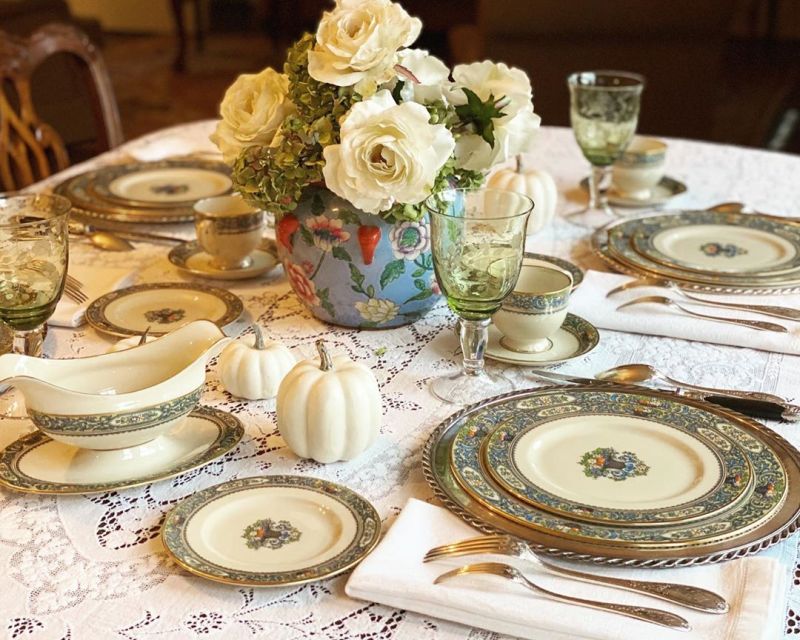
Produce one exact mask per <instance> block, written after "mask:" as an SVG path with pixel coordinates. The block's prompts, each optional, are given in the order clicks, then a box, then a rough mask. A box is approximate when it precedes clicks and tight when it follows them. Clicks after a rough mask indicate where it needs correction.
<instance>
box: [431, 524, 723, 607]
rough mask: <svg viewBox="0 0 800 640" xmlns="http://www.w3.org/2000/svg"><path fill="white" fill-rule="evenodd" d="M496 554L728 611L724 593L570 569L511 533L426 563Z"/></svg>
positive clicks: (443, 549)
mask: <svg viewBox="0 0 800 640" xmlns="http://www.w3.org/2000/svg"><path fill="white" fill-rule="evenodd" d="M487 553H494V554H498V555H504V556H511V557H514V558H520V559H522V560H525V561H526V562H529V563H531V564H533V565H535V566H536V567H538V568H540V569H544V570H545V571H548V572H549V573H554V574H556V575H560V576H564V577H568V578H573V579H575V580H580V581H581V582H589V583H592V584H601V585H606V586H610V587H615V588H618V589H623V590H625V591H633V592H634V593H640V594H643V595H648V596H652V597H654V598H659V599H661V600H666V601H667V602H672V603H673V604H679V605H682V606H684V607H689V608H690V609H696V610H698V611H704V612H706V613H727V612H728V608H729V607H728V603H727V602H726V601H725V599H724V598H723V597H722V596H719V595H717V594H716V593H714V592H713V591H709V590H708V589H701V588H700V587H693V586H690V585H684V584H676V583H672V582H650V581H645V580H630V579H627V578H613V577H610V576H601V575H595V574H592V573H584V572H583V571H576V570H574V569H567V568H565V567H561V566H559V565H556V564H553V563H551V562H548V561H547V560H545V559H544V558H542V557H541V556H540V555H539V554H537V553H536V552H535V551H534V550H533V549H531V547H530V545H528V544H527V543H525V542H523V541H522V540H518V539H516V538H512V537H511V536H508V535H487V536H478V537H477V538H468V539H466V540H461V541H460V542H456V543H454V544H446V545H442V546H440V547H434V548H433V549H431V550H430V551H428V553H426V554H425V558H424V559H423V562H432V561H434V560H439V559H441V558H453V557H457V556H468V555H478V554H487Z"/></svg>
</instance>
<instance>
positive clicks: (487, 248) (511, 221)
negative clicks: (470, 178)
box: [425, 189, 533, 405]
mask: <svg viewBox="0 0 800 640" xmlns="http://www.w3.org/2000/svg"><path fill="white" fill-rule="evenodd" d="M425 206H426V208H427V209H428V211H429V212H430V218H431V244H432V253H433V267H434V271H435V272H436V278H437V280H438V281H439V285H440V287H441V289H442V293H443V294H444V295H445V297H446V298H447V304H448V305H449V306H450V308H451V309H452V310H453V311H454V312H455V314H456V315H458V316H459V318H460V323H459V324H460V328H459V332H460V335H459V337H460V339H461V351H462V353H463V367H462V369H461V371H459V372H458V373H456V374H453V375H449V376H444V377H441V378H436V379H434V380H433V381H432V382H431V384H430V389H431V392H432V393H433V395H435V396H436V397H437V398H439V399H440V400H444V401H445V402H449V403H452V404H459V405H465V404H470V403H473V402H477V401H479V400H481V399H483V398H487V397H489V396H493V395H498V394H501V393H505V392H507V391H512V390H513V388H514V387H513V384H512V383H511V381H510V380H508V379H507V378H505V377H503V376H499V375H496V374H493V373H491V372H488V371H486V370H485V369H484V366H483V352H484V349H485V348H486V342H487V339H488V327H489V323H490V321H491V320H490V319H491V316H492V314H494V312H495V311H497V310H498V309H499V308H500V305H501V304H502V303H503V300H504V299H505V297H506V296H507V295H508V294H509V293H510V292H511V290H512V289H513V288H514V285H515V284H516V282H517V278H518V277H519V272H520V267H521V266H522V255H523V250H524V245H525V225H526V224H527V222H528V216H529V215H530V213H531V211H532V210H533V201H532V200H531V199H530V198H528V197H527V196H525V195H523V194H521V193H516V192H514V191H502V190H498V189H447V190H444V191H440V192H437V193H435V194H433V195H431V196H430V197H429V198H428V199H427V200H426V201H425Z"/></svg>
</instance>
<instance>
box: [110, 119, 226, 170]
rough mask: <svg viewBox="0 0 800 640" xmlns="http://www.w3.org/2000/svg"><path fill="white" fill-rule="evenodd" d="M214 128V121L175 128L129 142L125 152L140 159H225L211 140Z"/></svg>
mask: <svg viewBox="0 0 800 640" xmlns="http://www.w3.org/2000/svg"><path fill="white" fill-rule="evenodd" d="M213 130H214V126H213V123H211V122H209V121H202V122H195V123H192V124H190V125H186V126H179V127H174V128H172V129H167V130H166V131H159V132H158V134H157V135H151V136H145V137H144V138H141V139H139V140H136V141H134V142H131V143H129V144H128V145H126V147H125V152H126V153H128V154H129V155H131V156H133V157H134V158H135V159H136V160H139V161H140V162H154V161H156V160H164V159H165V158H171V157H174V156H185V155H192V154H197V155H198V156H201V159H203V160H222V154H221V153H220V151H219V149H218V148H217V146H216V145H215V144H214V143H213V142H211V140H210V139H209V135H210V134H211V132H212V131H213Z"/></svg>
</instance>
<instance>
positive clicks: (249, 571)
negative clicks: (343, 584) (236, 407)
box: [161, 475, 381, 587]
mask: <svg viewBox="0 0 800 640" xmlns="http://www.w3.org/2000/svg"><path fill="white" fill-rule="evenodd" d="M380 532H381V521H380V517H379V516H378V513H377V511H375V508H374V507H373V506H372V505H371V504H370V503H369V502H368V501H367V500H366V499H364V498H362V497H361V496H360V495H358V494H357V493H356V492H354V491H352V490H351V489H348V488H347V487H344V486H342V485H339V484H335V483H333V482H328V481H327V480H322V479H320V478H311V477H308V476H288V475H273V476H260V477H254V478H242V479H238V480H233V481H231V482H226V483H223V484H220V485H217V486H215V487H210V488H208V489H205V490H204V491H200V492H198V493H195V494H194V495H192V496H190V497H188V498H186V500H184V501H183V502H181V503H180V504H179V505H178V506H177V507H175V508H174V509H173V510H172V511H170V512H169V513H168V514H167V517H166V519H165V521H164V526H163V527H162V529H161V539H162V540H163V542H164V546H165V547H166V549H167V551H168V552H169V554H170V555H171V556H172V557H173V559H174V560H175V561H176V562H177V563H178V564H179V565H180V566H182V567H183V568H184V569H186V570H187V571H190V572H191V573H194V574H196V575H199V576H201V577H204V578H208V579H209V580H215V581H217V582H224V583H227V584H236V585H242V586H250V587H283V586H288V585H295V584H302V583H305V582H312V581H316V580H322V579H324V578H329V577H331V576H334V575H337V574H339V573H342V572H344V571H347V570H348V569H350V568H352V567H353V566H355V565H356V564H357V563H358V562H360V561H361V560H362V559H363V558H364V557H365V556H366V555H367V554H368V553H369V552H370V551H372V549H373V548H374V547H375V545H376V544H377V543H378V539H379V538H380Z"/></svg>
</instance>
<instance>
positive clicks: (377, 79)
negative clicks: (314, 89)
mask: <svg viewBox="0 0 800 640" xmlns="http://www.w3.org/2000/svg"><path fill="white" fill-rule="evenodd" d="M421 29H422V22H420V20H419V19H417V18H412V17H411V16H409V15H408V14H407V13H406V12H405V10H404V9H403V8H402V7H401V6H400V5H399V4H395V3H394V2H390V1H389V0H337V2H336V7H335V8H334V9H333V11H326V12H325V13H324V14H323V16H322V20H321V21H320V23H319V27H317V35H316V40H317V42H316V44H315V45H314V48H313V49H312V50H311V51H309V52H308V73H309V74H310V75H311V77H312V78H314V79H315V80H319V81H320V82H327V83H329V84H334V85H336V86H337V87H350V86H353V85H356V87H355V89H356V91H357V92H358V93H359V94H361V95H362V96H369V95H372V94H373V93H374V92H375V89H376V87H377V86H378V85H379V84H382V83H384V82H388V81H389V80H391V79H392V78H393V77H394V65H395V64H396V63H397V51H398V49H400V48H401V47H407V46H409V45H410V44H412V43H413V42H414V40H416V39H417V37H418V36H419V32H420V30H421Z"/></svg>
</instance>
